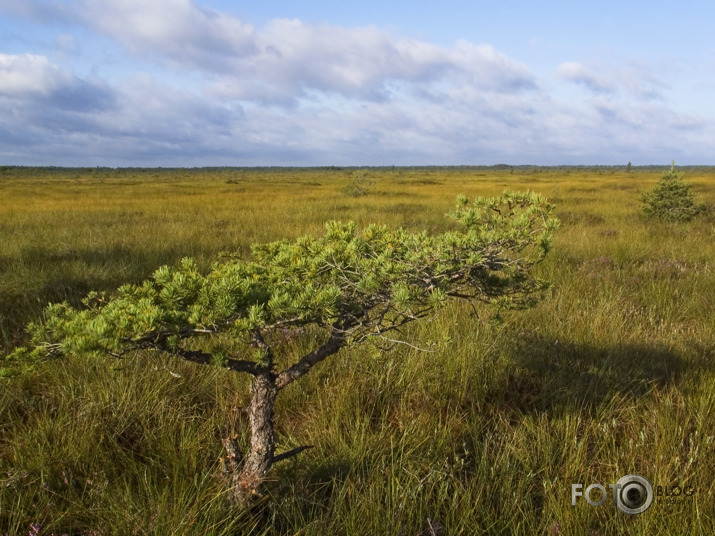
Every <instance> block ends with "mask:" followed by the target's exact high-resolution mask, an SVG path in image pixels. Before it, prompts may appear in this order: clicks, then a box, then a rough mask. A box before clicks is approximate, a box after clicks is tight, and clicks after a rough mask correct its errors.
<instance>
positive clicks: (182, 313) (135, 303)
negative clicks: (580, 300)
mask: <svg viewBox="0 0 715 536" xmlns="http://www.w3.org/2000/svg"><path fill="white" fill-rule="evenodd" d="M552 210H553V207H552V205H550V204H549V203H548V202H547V201H546V200H545V199H543V198H542V197H540V196H538V195H537V194H534V193H531V192H527V193H509V192H505V193H504V194H503V195H502V196H501V197H496V198H491V199H483V198H480V199H477V200H476V201H475V202H474V203H472V204H470V202H469V200H468V199H467V198H465V197H459V198H458V205H457V208H456V210H455V211H454V212H452V213H451V214H450V216H451V217H452V218H454V219H455V220H457V222H458V224H459V229H458V230H452V231H448V232H445V233H443V234H438V235H430V234H428V233H426V232H422V233H411V232H408V231H406V230H403V229H396V230H390V229H388V228H387V227H384V226H379V225H371V226H369V227H366V228H365V229H363V230H362V231H359V230H358V229H357V227H356V225H355V224H353V223H339V222H331V223H328V224H327V225H326V227H327V233H326V235H325V236H323V237H320V238H315V237H312V236H305V237H303V238H299V239H297V240H295V241H280V242H273V243H268V244H262V245H256V246H254V247H253V255H252V257H251V258H250V259H249V260H240V259H234V258H229V259H223V260H220V261H218V262H216V263H215V264H214V266H213V267H212V269H211V270H210V271H209V272H208V273H206V274H202V273H200V271H199V270H198V269H197V267H196V264H195V263H194V261H192V260H191V259H184V260H183V261H181V263H180V264H179V265H178V266H173V267H169V266H163V267H161V268H159V269H158V270H156V272H155V273H154V274H153V276H152V277H151V278H150V279H148V280H147V281H145V282H143V283H142V284H139V285H124V286H122V287H120V288H119V289H118V290H117V291H115V292H113V293H111V294H104V293H91V294H90V295H89V296H87V298H86V299H85V300H84V305H85V307H84V308H81V309H74V308H72V307H70V306H69V305H67V304H64V303H62V304H54V305H49V306H48V308H47V309H46V311H45V314H44V321H43V322H42V323H34V324H31V325H30V326H29V334H30V337H31V342H30V344H29V345H28V346H26V347H22V348H19V349H17V350H16V351H15V352H13V354H11V356H10V358H12V359H16V360H33V359H47V358H53V357H58V356H62V355H80V354H85V355H91V356H98V357H99V356H107V355H108V356H113V357H115V358H122V357H124V356H127V354H129V353H130V352H131V353H132V354H135V353H136V352H137V351H140V353H142V352H147V353H148V352H151V353H154V354H155V355H157V356H159V357H164V358H169V357H170V356H175V357H178V358H181V359H184V360H187V361H191V362H193V363H197V364H201V365H214V366H218V367H223V368H225V369H228V370H231V371H234V372H237V373H245V374H249V375H251V376H252V381H251V387H250V395H251V399H250V404H249V408H248V413H249V423H250V445H247V446H245V450H246V452H245V454H243V455H241V454H240V449H239V445H238V444H237V441H236V439H235V438H228V439H225V440H224V441H223V446H224V448H225V450H226V453H227V454H226V459H225V461H224V463H223V473H224V475H225V476H226V478H227V482H228V486H229V496H230V497H231V498H232V499H233V501H234V502H236V503H238V504H246V503H247V502H248V501H249V500H250V498H252V497H254V496H256V495H258V494H260V492H261V485H262V482H263V480H264V478H265V477H266V475H267V473H268V471H269V470H270V468H271V466H272V465H273V464H274V463H275V462H277V461H280V460H282V459H285V458H287V457H289V456H291V455H293V454H296V453H297V452H299V451H300V450H302V448H301V447H299V448H297V449H293V450H292V451H289V452H287V453H282V454H276V437H275V432H274V426H273V425H274V423H273V407H274V402H275V399H276V396H277V395H278V393H279V392H280V391H281V390H282V389H284V388H286V387H287V386H289V385H290V384H291V383H292V382H294V381H295V380H297V379H298V378H300V377H301V376H303V375H304V374H306V373H307V372H309V371H310V370H311V368H312V367H314V366H315V365H316V364H318V363H320V362H321V361H323V360H325V359H326V358H327V357H329V356H331V355H334V354H335V353H337V352H338V351H339V350H340V349H341V348H343V347H344V346H346V345H356V344H360V343H363V342H367V341H370V342H372V343H374V344H377V345H380V346H383V347H384V348H385V349H387V348H389V347H392V346H394V345H395V344H399V343H406V344H409V343H408V342H407V341H406V340H404V339H403V338H402V336H401V332H400V328H402V327H403V326H405V325H406V324H408V323H410V322H412V321H414V320H418V319H421V318H424V317H427V316H428V315H431V314H433V313H434V311H435V310H436V309H438V308H439V307H440V306H441V305H442V304H444V303H445V302H447V301H448V300H450V299H460V300H467V301H471V300H480V301H485V302H489V303H494V304H497V305H498V306H500V307H512V308H519V307H525V306H528V305H530V304H532V303H533V302H534V301H535V300H536V299H537V297H538V295H539V293H540V291H543V290H544V289H545V288H547V286H548V284H547V283H546V282H544V281H541V280H539V279H537V278H535V277H533V276H531V275H530V273H529V271H530V269H531V268H532V267H533V266H534V265H535V264H537V263H538V262H540V261H541V260H542V259H543V258H544V256H545V255H546V254H547V252H548V251H549V249H550V247H551V231H553V230H554V229H556V228H557V227H558V220H555V219H554V218H552V217H551V214H552ZM284 330H291V331H292V332H295V331H296V330H300V331H302V332H303V333H304V341H303V342H305V344H306V345H308V344H309V345H310V347H309V348H308V349H307V350H306V351H305V352H303V353H301V354H300V355H292V354H291V352H290V350H291V349H293V352H295V348H296V346H295V345H294V343H293V345H291V344H289V342H287V340H286V339H287V338H286V337H281V333H284Z"/></svg>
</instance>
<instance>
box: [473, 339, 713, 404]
mask: <svg viewBox="0 0 715 536" xmlns="http://www.w3.org/2000/svg"><path fill="white" fill-rule="evenodd" d="M512 340H513V341H514V342H513V345H512V347H511V348H510V349H509V353H510V356H511V359H512V360H513V362H514V363H515V364H516V366H515V367H514V370H513V371H511V372H509V374H508V376H507V380H506V381H505V382H498V383H497V384H495V385H494V386H493V387H492V388H491V389H490V390H489V391H488V392H487V395H486V402H487V407H490V406H491V407H495V408H500V409H502V410H503V409H512V410H514V411H515V413H522V414H523V413H533V412H546V411H548V412H549V413H551V414H558V413H570V412H573V411H577V410H579V411H580V410H583V409H589V410H594V409H596V408H597V407H598V406H599V405H601V404H602V403H603V402H605V401H608V400H610V399H612V398H613V397H614V396H618V397H621V398H632V399H637V398H640V397H643V396H646V395H647V394H648V393H649V392H651V391H652V390H653V389H663V388H666V387H668V386H671V385H680V384H682V379H683V377H684V375H686V374H687V373H689V372H692V371H693V370H699V369H702V368H703V367H707V368H712V365H711V363H712V360H703V361H702V362H696V361H693V360H688V359H684V358H683V357H682V356H681V355H678V354H677V353H675V352H674V351H673V350H671V349H668V348H666V347H664V346H660V345H657V344H648V343H643V344H632V343H628V344H617V345H611V346H596V345H592V344H585V343H579V342H574V341H569V340H563V339H558V338H556V337H545V336H541V335H523V334H521V335H520V336H519V337H515V338H514V339H512Z"/></svg>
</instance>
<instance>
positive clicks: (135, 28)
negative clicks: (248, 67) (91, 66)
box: [76, 0, 254, 69]
mask: <svg viewBox="0 0 715 536" xmlns="http://www.w3.org/2000/svg"><path fill="white" fill-rule="evenodd" d="M76 15H77V16H78V17H79V18H80V19H81V20H84V21H85V23H86V24H87V25H88V26H90V27H91V28H94V29H95V30H96V31H99V32H100V33H103V34H104V35H107V36H109V37H111V38H112V39H115V40H116V41H118V42H120V43H122V44H124V45H125V46H126V47H127V48H128V49H129V50H130V51H132V52H134V53H138V54H143V53H154V54H157V55H160V56H162V57H167V58H169V59H171V60H172V61H174V62H176V63H177V64H180V65H188V66H191V67H193V68H198V69H211V68H219V66H221V67H223V66H225V61H226V58H231V57H236V56H243V55H245V54H250V53H251V52H252V50H253V40H254V35H253V34H254V31H253V27H252V26H251V25H250V24H245V23H243V22H241V21H240V20H239V19H237V18H235V17H229V16H227V15H224V14H222V13H220V12H218V11H213V10H208V9H202V8H199V7H198V6H197V5H196V4H194V3H193V2H191V1H190V0H151V1H150V2H148V1H146V0H101V1H100V0H81V1H80V4H79V6H78V7H77V11H76Z"/></svg>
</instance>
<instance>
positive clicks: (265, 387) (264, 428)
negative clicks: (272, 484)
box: [224, 371, 278, 505]
mask: <svg viewBox="0 0 715 536" xmlns="http://www.w3.org/2000/svg"><path fill="white" fill-rule="evenodd" d="M277 394H278V387H277V386H276V378H275V375H274V374H273V373H272V372H269V371H266V372H262V373H260V374H257V375H256V376H254V378H253V381H252V382H251V405H250V406H249V416H248V418H249V423H250V428H251V447H250V449H249V451H248V453H247V454H246V457H245V458H244V459H243V464H242V465H241V467H240V468H239V463H238V460H236V457H237V449H236V445H235V440H231V439H227V440H225V441H224V446H225V447H226V451H227V456H228V458H229V464H228V473H229V474H228V475H227V476H228V477H229V479H230V492H229V494H230V499H231V501H232V502H233V503H235V504H238V505H246V504H248V503H250V501H251V500H253V499H255V498H257V497H259V496H260V494H261V490H260V488H261V484H262V482H263V479H264V478H265V476H266V474H267V473H268V471H269V470H270V468H271V466H272V465H273V462H274V456H275V451H276V436H275V431H274V429H273V406H274V404H275V400H276V395H277Z"/></svg>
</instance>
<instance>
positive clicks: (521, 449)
mask: <svg viewBox="0 0 715 536" xmlns="http://www.w3.org/2000/svg"><path fill="white" fill-rule="evenodd" d="M355 171H356V170H355V169H336V168H321V169H270V168H266V169H254V170H252V169H246V170H239V169H223V168H221V169H209V170H183V169H177V170H142V169H136V170H126V169H125V170H109V169H107V170H103V169H99V170H87V169H77V170H71V169H29V168H28V169H24V168H2V169H0V206H2V210H1V211H0V239H1V240H2V242H1V243H2V250H1V251H0V270H1V271H2V277H1V278H0V344H1V345H2V347H3V353H7V352H9V351H10V350H11V348H13V347H14V346H16V345H18V344H22V343H24V342H25V341H26V335H25V333H24V331H23V328H24V326H25V325H26V324H27V323H28V322H29V321H33V320H35V321H36V320H39V319H41V316H42V314H43V310H44V307H45V305H46V303H48V302H59V301H67V302H69V303H70V304H73V305H80V303H81V300H82V298H84V297H85V295H86V294H87V292H88V291H90V290H99V291H102V290H112V289H115V288H117V287H118V286H119V285H121V284H123V283H126V282H139V281H141V280H143V279H146V278H147V277H149V276H150V275H151V274H152V273H153V272H154V271H155V270H156V269H157V268H158V267H159V266H161V265H164V264H170V265H176V264H177V263H178V262H179V260H180V259H181V258H182V257H187V256H188V257H193V258H194V259H196V263H197V267H198V270H200V271H204V272H206V271H208V269H209V267H210V266H211V264H212V262H213V261H214V260H215V259H216V257H217V255H220V254H221V253H222V252H224V253H227V254H230V255H233V256H237V257H239V258H241V257H247V256H248V253H249V251H250V246H251V245H252V244H254V243H263V242H271V241H274V240H278V239H283V238H286V239H295V238H297V237H299V236H302V235H305V234H311V235H321V234H323V233H324V227H323V225H324V222H326V221H329V220H336V219H339V220H343V221H347V220H352V221H355V222H356V223H357V224H358V225H359V226H361V227H364V226H367V225H368V224H371V223H378V224H385V225H388V226H389V227H391V228H395V227H403V228H405V229H407V230H409V231H422V230H427V231H429V232H431V233H438V232H443V231H444V230H446V229H447V226H448V225H449V222H448V220H447V219H445V217H444V215H445V213H447V212H449V211H450V210H451V209H452V208H453V201H454V199H455V197H456V196H457V195H458V194H465V195H467V196H470V197H478V196H492V195H498V194H500V193H501V192H502V191H503V190H504V189H506V188H508V189H510V190H526V189H530V190H533V191H536V192H539V193H540V194H542V195H544V196H546V197H548V198H549V200H550V201H551V202H553V203H554V204H555V205H556V216H557V217H558V218H559V219H560V220H561V228H560V230H559V231H558V233H557V234H555V237H554V238H555V241H554V247H553V251H552V252H551V254H550V255H549V257H547V258H546V260H545V261H544V262H543V263H541V264H540V265H538V267H536V270H537V274H538V275H539V276H541V277H543V278H544V279H547V280H549V281H551V282H552V283H553V287H552V288H551V289H550V290H549V292H548V294H547V296H546V297H545V299H544V300H542V301H541V302H540V303H538V304H537V305H536V306H535V307H533V308H532V309H530V310H527V311H522V312H518V313H513V314H512V313H508V312H507V313H505V314H503V315H500V317H498V318H497V317H495V316H494V314H493V312H492V311H491V310H490V309H489V308H488V307H486V306H485V307H484V308H482V307H477V308H476V309H474V308H472V307H470V306H467V305H460V304H459V303H455V304H449V305H448V306H446V307H444V308H443V309H442V310H441V311H440V312H439V314H438V315H437V316H436V317H434V319H433V320H431V321H430V322H426V323H415V324H414V325H411V326H409V327H408V328H407V331H406V332H405V334H404V336H405V337H408V338H410V337H411V338H413V339H414V340H415V341H423V342H424V343H425V344H429V345H430V349H431V350H432V351H430V352H423V351H419V350H418V349H415V348H411V347H409V346H405V345H402V346H400V347H398V348H394V349H393V350H392V351H390V352H382V351H380V350H378V349H376V348H374V347H370V346H365V347H359V348H358V347H356V348H344V349H343V350H341V352H340V353H339V354H337V355H336V356H335V359H334V360H333V361H332V362H331V366H321V365H317V366H316V368H315V370H313V372H312V373H311V374H310V375H308V376H306V377H305V378H304V379H303V380H302V381H301V382H296V383H295V384H294V385H291V386H290V388H288V389H286V390H285V392H284V393H283V394H282V396H281V398H279V399H277V401H276V415H277V420H276V427H277V432H278V436H279V437H280V441H281V445H280V448H281V450H288V449H291V448H293V447H295V446H298V445H303V444H311V445H313V446H314V448H313V449H311V450H308V451H305V452H303V453H302V454H301V455H300V457H298V458H295V459H291V460H289V461H287V462H285V464H284V465H282V466H277V467H276V469H275V473H274V474H273V481H272V482H270V483H269V484H270V485H269V489H270V492H269V493H268V494H266V495H265V496H264V498H262V499H261V500H260V501H259V502H258V503H257V504H255V505H254V506H253V508H252V509H250V510H244V511H242V512H240V513H238V514H237V513H236V511H235V510H234V509H231V507H230V506H229V505H228V504H227V501H226V500H225V496H224V488H223V487H222V484H221V482H220V481H219V479H217V478H216V474H217V472H218V468H219V463H220V462H219V457H220V456H221V447H220V444H221V441H220V440H221V438H223V437H227V436H230V435H236V436H237V443H238V444H239V445H242V444H243V445H245V444H247V441H248V437H247V426H246V421H247V417H246V415H245V414H244V412H242V411H241V409H240V408H242V407H244V406H246V405H247V403H248V381H247V379H245V378H242V377H241V376H237V375H235V374H231V373H230V372H227V371H225V370H222V369H220V368H215V369H214V368H209V367H202V366H198V365H194V364H192V363H187V362H185V361H182V360H179V359H177V360H175V361H171V362H166V361H165V360H157V359H154V358H151V357H150V356H144V355H142V354H141V353H139V354H137V355H135V356H133V358H130V359H125V360H122V361H120V362H119V361H113V360H111V359H109V360H108V359H96V358H89V357H81V356H70V357H68V358H65V359H62V360H56V361H51V362H47V363H43V364H40V365H38V366H37V367H35V368H34V370H30V371H26V372H25V373H23V374H22V375H21V376H18V377H15V378H14V379H12V380H11V381H6V382H4V383H3V384H2V390H0V532H2V533H7V534H26V533H28V531H29V530H31V528H30V527H31V526H36V527H39V526H40V525H42V528H41V529H39V530H41V531H42V533H43V534H44V533H46V534H51V533H54V534H56V535H59V534H62V533H68V534H86V535H90V534H92V535H99V534H208V533H210V534H256V535H258V534H286V535H293V534H306V535H308V534H315V535H319V534H346V535H352V534H375V535H378V534H386V535H387V534H390V535H391V534H403V535H405V536H416V535H417V534H430V531H432V532H435V531H437V533H442V534H460V533H461V534H480V533H487V534H525V535H526V534H575V533H579V534H581V533H584V531H585V533H586V534H589V533H591V534H594V535H596V534H602V535H606V534H640V535H646V534H648V535H650V534H669V533H670V534H676V533H677V534H684V533H689V534H712V533H713V531H715V519H714V518H713V512H715V499H714V495H713V493H714V487H713V486H714V484H713V482H715V478H714V477H715V467H714V466H713V464H712V461H711V460H712V459H713V456H715V433H714V432H713V430H715V365H714V363H715V361H713V360H714V359H715V355H714V353H715V350H714V348H715V301H713V300H715V274H714V273H713V264H714V263H715V250H714V249H713V247H712V244H713V243H715V223H714V222H713V220H712V218H709V217H702V218H698V219H695V220H693V221H690V222H685V223H677V224H673V223H668V222H659V221H652V220H651V219H648V218H646V217H645V216H643V214H642V213H641V210H640V206H639V194H640V192H642V191H644V190H647V189H649V188H652V187H653V186H654V185H655V184H656V182H657V181H658V178H659V177H660V176H661V173H662V171H663V169H662V168H661V169H645V168H638V167H632V169H629V170H626V169H625V167H624V168H622V169H617V168H594V169H584V168H519V167H516V168H510V167H507V166H502V167H499V168H373V169H370V170H369V177H370V181H371V183H372V184H371V185H370V188H369V190H367V192H365V193H364V195H360V196H355V197H353V196H347V195H345V194H344V192H343V189H344V188H345V187H346V185H349V184H350V183H349V181H351V180H352V179H354V177H355V175H354V173H355ZM687 178H688V181H689V183H691V184H692V185H693V190H694V191H696V192H698V195H699V199H700V200H701V201H703V202H704V203H705V204H706V205H707V204H710V205H712V204H713V202H715V170H710V169H690V170H688V173H687ZM286 336H291V337H292V336H294V334H292V333H291V334H287V335H286ZM295 344H296V345H300V344H301V342H300V340H296V342H295ZM629 473H636V474H642V475H644V476H647V477H648V478H649V479H651V481H652V482H653V483H654V484H658V485H662V486H666V485H667V486H674V485H680V486H685V485H689V486H692V487H693V489H695V490H696V492H695V494H694V495H693V496H692V501H690V502H680V503H675V504H671V505H666V504H658V503H656V504H654V505H653V506H652V507H651V508H650V509H649V510H648V511H647V512H646V513H645V514H642V515H639V516H633V517H629V516H626V515H622V514H620V513H619V512H617V511H616V510H615V508H613V507H609V505H608V504H606V505H604V506H602V507H598V508H594V507H590V506H588V505H587V504H585V503H583V504H579V505H577V507H572V506H571V502H570V499H571V484H572V483H575V482H585V483H590V482H600V483H604V484H605V483H609V482H616V481H617V480H618V479H619V478H620V477H621V476H623V475H625V474H629ZM439 531H441V532H439Z"/></svg>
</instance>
